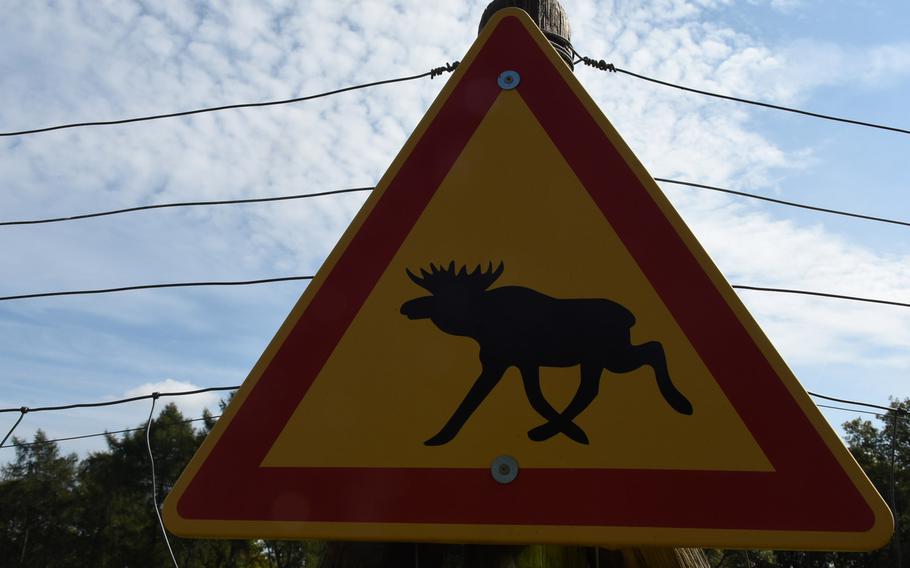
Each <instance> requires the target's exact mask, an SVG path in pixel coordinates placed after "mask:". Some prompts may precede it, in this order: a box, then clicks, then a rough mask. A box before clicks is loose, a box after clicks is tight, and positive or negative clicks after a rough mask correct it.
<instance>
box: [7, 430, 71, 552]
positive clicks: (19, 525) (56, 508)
mask: <svg viewBox="0 0 910 568" xmlns="http://www.w3.org/2000/svg"><path fill="white" fill-rule="evenodd" d="M13 443H14V444H21V445H18V446H17V447H16V459H15V461H13V462H12V463H10V464H9V465H6V466H3V468H2V470H0V565H3V566H48V567H51V566H60V567H67V566H83V565H84V564H82V562H81V560H80V558H79V556H78V554H76V553H75V550H76V547H77V544H78V542H79V539H80V534H79V533H80V531H79V528H78V526H77V524H76V522H75V514H74V513H75V506H74V505H75V494H74V490H75V467H76V463H77V461H78V460H77V458H76V455H75V454H70V455H67V456H62V455H60V450H59V448H58V447H57V444H55V443H48V440H47V436H46V435H45V434H44V432H43V431H41V430H38V432H36V433H35V437H34V440H33V442H32V443H31V444H27V445H26V444H25V441H24V440H21V439H19V438H15V437H14V438H13Z"/></svg>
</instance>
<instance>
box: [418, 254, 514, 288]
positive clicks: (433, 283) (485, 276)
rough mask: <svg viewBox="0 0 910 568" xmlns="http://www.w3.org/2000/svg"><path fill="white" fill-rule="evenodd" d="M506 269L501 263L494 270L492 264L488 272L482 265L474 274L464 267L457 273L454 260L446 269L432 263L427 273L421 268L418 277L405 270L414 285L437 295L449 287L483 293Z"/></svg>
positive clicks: (478, 266)
mask: <svg viewBox="0 0 910 568" xmlns="http://www.w3.org/2000/svg"><path fill="white" fill-rule="evenodd" d="M504 268H505V266H504V264H503V263H502V262H500V263H499V266H498V267H497V268H496V269H495V270H494V269H493V263H492V262H491V263H490V264H489V266H488V267H487V269H486V270H482V269H481V267H480V265H477V267H476V268H475V269H474V270H473V271H472V272H468V268H467V266H464V265H462V267H461V269H460V270H458V271H457V272H456V270H455V261H454V260H453V261H452V262H450V263H449V266H448V267H445V268H442V267H437V266H436V265H435V264H433V263H430V271H429V272H427V271H426V270H424V269H423V268H421V269H420V276H417V275H416V274H414V273H413V272H411V271H410V270H409V269H407V268H405V272H407V273H408V277H409V278H410V279H411V280H412V281H413V282H414V284H417V285H418V286H420V287H421V288H423V289H425V290H427V291H428V292H430V293H431V294H435V293H436V292H437V291H438V290H439V289H440V288H442V287H448V286H457V287H465V288H470V289H472V290H474V291H476V292H483V291H484V290H486V289H487V288H489V287H490V285H492V284H493V282H495V281H496V279H497V278H499V276H500V275H501V274H502V271H503V269H504Z"/></svg>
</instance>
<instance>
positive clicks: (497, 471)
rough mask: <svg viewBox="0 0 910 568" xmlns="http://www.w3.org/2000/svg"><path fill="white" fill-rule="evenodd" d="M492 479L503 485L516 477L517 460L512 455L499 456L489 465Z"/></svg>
mask: <svg viewBox="0 0 910 568" xmlns="http://www.w3.org/2000/svg"><path fill="white" fill-rule="evenodd" d="M490 472H491V473H492V474H493V479H495V480H496V481H497V482H499V483H502V484H503V485H505V484H507V483H512V482H513V481H514V480H515V478H516V477H518V462H517V461H516V460H515V458H513V457H512V456H499V457H498V458H496V459H495V460H493V465H492V466H490Z"/></svg>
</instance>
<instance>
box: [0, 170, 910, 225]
mask: <svg viewBox="0 0 910 568" xmlns="http://www.w3.org/2000/svg"><path fill="white" fill-rule="evenodd" d="M654 179H655V180H656V181H659V182H663V183H671V184H675V185H680V186H685V187H690V188H694V189H704V190H709V191H717V192H721V193H726V194H729V195H736V196H739V197H747V198H749V199H758V200H761V201H766V202H769V203H774V204H777V205H786V206H788V207H796V208H799V209H807V210H810V211H816V212H820V213H829V214H833V215H841V216H844V217H851V218H854V219H861V220H865V221H875V222H879V223H888V224H891V225H900V226H904V227H910V222H908V221H900V220H897V219H888V218H886V217H877V216H874V215H865V214H862V213H853V212H850V211H844V210H840V209H831V208H828V207H819V206H816V205H809V204H806V203H798V202H795V201H786V200H784V199H776V198H774V197H766V196H764V195H757V194H754V193H748V192H745V191H737V190H733V189H729V188H725V187H718V186H714V185H706V184H702V183H695V182H691V181H683V180H676V179H670V178H663V177H656V178H654ZM373 189H374V188H373V187H352V188H347V189H335V190H330V191H320V192H317V193H299V194H293V195H278V196H273V197H255V198H250V199H223V200H210V201H180V202H175V203H158V204H153V205H140V206H136V207H126V208H123V209H111V210H107V211H98V212H94V213H83V214H79V215H68V216H65V217H47V218H40V219H27V220H15V221H0V227H9V226H21V225H39V224H47V223H60V222H64V221H78V220H81V219H93V218H97V217H107V216H110V215H122V214H124V213H135V212H137V211H148V210H153V209H170V208H177V207H208V206H217V205H244V204H255V203H269V202H277V201H288V200H293V199H306V198H310V197H324V196H327V195H338V194H344V193H354V192H361V191H372V190H373Z"/></svg>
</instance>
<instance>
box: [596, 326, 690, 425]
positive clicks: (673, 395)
mask: <svg viewBox="0 0 910 568" xmlns="http://www.w3.org/2000/svg"><path fill="white" fill-rule="evenodd" d="M629 352H630V355H631V357H630V358H629V359H628V360H627V361H626V363H631V364H632V365H633V366H632V367H631V368H630V367H628V366H626V367H625V368H621V369H614V368H613V367H611V366H607V369H609V370H610V371H613V372H614V373H625V372H627V371H634V370H635V369H637V368H639V367H641V366H642V365H650V366H651V368H653V369H654V376H655V377H656V378H657V388H658V389H660V394H662V395H663V397H664V400H666V401H667V404H669V405H670V406H671V407H672V408H673V410H675V411H676V412H679V413H680V414H687V415H688V414H692V403H691V402H689V399H687V398H686V397H685V396H684V395H683V393H681V392H679V390H678V389H677V388H676V385H674V384H673V381H671V380H670V373H669V371H667V358H666V356H665V355H664V348H663V346H662V345H661V344H660V343H658V342H656V341H649V342H647V343H643V344H641V345H634V346H632V349H630V350H629ZM636 361H637V362H638V364H635V362H636ZM620 366H621V367H622V365H620Z"/></svg>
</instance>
